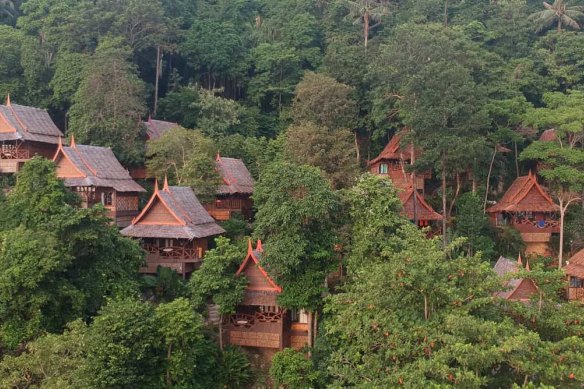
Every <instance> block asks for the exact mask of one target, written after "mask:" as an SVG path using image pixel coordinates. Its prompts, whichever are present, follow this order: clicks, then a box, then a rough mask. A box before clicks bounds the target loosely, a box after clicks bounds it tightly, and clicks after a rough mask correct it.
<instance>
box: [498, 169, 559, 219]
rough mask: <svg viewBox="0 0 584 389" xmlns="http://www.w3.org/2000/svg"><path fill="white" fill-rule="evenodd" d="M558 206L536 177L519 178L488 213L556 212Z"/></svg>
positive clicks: (530, 175) (531, 175)
mask: <svg viewBox="0 0 584 389" xmlns="http://www.w3.org/2000/svg"><path fill="white" fill-rule="evenodd" d="M557 210H558V206H557V205H555V204H554V202H553V200H552V199H551V197H550V196H549V195H548V194H547V193H546V192H545V190H544V189H543V188H542V187H541V186H540V185H539V184H538V183H537V179H536V177H535V175H533V174H531V172H530V173H529V175H527V176H522V177H517V178H516V179H515V181H513V184H511V186H510V187H509V189H507V192H505V194H504V195H503V198H501V200H499V202H497V204H495V205H493V206H492V207H490V208H488V209H487V212H489V213H493V212H504V211H506V212H554V211H557Z"/></svg>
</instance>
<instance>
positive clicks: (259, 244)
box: [256, 239, 264, 253]
mask: <svg viewBox="0 0 584 389" xmlns="http://www.w3.org/2000/svg"><path fill="white" fill-rule="evenodd" d="M256 250H257V251H258V252H260V253H261V252H263V251H264V247H263V246H262V240H261V239H258V242H257V244H256Z"/></svg>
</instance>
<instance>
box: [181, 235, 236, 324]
mask: <svg viewBox="0 0 584 389" xmlns="http://www.w3.org/2000/svg"><path fill="white" fill-rule="evenodd" d="M215 244H216V247H215V248H214V249H212V250H209V251H207V252H206V253H205V261H204V262H203V264H202V265H201V268H200V269H199V270H197V271H196V272H195V273H193V275H192V276H191V279H190V281H189V289H190V291H191V301H192V303H193V305H194V306H195V307H198V308H201V309H202V308H203V307H204V306H205V303H207V302H208V301H209V300H211V301H213V303H215V304H217V305H219V312H220V313H221V314H230V313H234V312H235V307H236V306H237V304H239V303H240V302H241V300H243V292H244V290H245V287H246V286H247V280H246V279H245V278H236V277H235V273H236V271H237V269H238V268H239V265H240V264H241V262H242V261H243V259H244V258H245V255H244V253H243V252H241V250H240V249H239V248H238V247H236V246H234V245H233V244H231V243H230V242H229V239H227V238H223V237H219V238H217V239H216V240H215Z"/></svg>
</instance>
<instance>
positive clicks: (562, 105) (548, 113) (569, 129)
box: [521, 91, 584, 268]
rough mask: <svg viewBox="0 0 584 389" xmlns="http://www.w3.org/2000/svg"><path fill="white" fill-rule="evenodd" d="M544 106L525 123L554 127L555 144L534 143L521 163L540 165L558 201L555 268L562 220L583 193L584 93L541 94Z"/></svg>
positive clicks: (561, 250) (562, 240)
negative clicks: (558, 226) (558, 223)
mask: <svg viewBox="0 0 584 389" xmlns="http://www.w3.org/2000/svg"><path fill="white" fill-rule="evenodd" d="M544 102H545V103H546V107H542V108H534V109H532V110H530V111H529V112H528V113H527V114H526V121H525V122H526V124H531V125H535V126H537V127H540V128H549V127H552V126H553V127H555V132H556V141H552V142H543V141H535V142H533V143H532V144H531V145H530V146H529V147H528V148H526V149H525V150H524V151H523V152H522V153H521V159H522V160H533V161H539V162H540V163H541V165H540V166H541V169H540V171H539V174H540V175H541V176H542V177H543V178H544V179H545V181H546V184H547V186H548V189H549V190H550V191H551V193H552V194H553V196H554V197H555V199H556V201H557V205H558V207H559V211H560V246H559V250H558V251H559V252H558V267H560V268H561V267H562V264H563V253H564V221H565V216H566V212H567V210H568V208H569V207H570V206H571V205H573V204H574V203H578V202H582V195H581V194H582V193H583V192H584V173H583V168H584V150H582V148H581V145H582V144H583V139H584V138H583V136H584V115H582V112H581V111H580V110H579V109H578V108H576V107H578V106H581V104H582V103H583V102H584V93H582V92H580V91H568V93H567V94H564V93H561V92H553V93H547V94H545V95H544Z"/></svg>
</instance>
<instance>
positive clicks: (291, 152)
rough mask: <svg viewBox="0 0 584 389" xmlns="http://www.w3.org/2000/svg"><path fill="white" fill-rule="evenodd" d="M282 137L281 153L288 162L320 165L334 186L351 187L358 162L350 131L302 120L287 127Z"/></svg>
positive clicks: (336, 187) (337, 187) (357, 168)
mask: <svg viewBox="0 0 584 389" xmlns="http://www.w3.org/2000/svg"><path fill="white" fill-rule="evenodd" d="M284 137H285V141H284V155H285V156H286V158H288V159H289V160H290V161H292V162H294V163H296V164H299V165H303V164H306V165H312V166H316V167H318V168H320V169H321V170H322V171H323V172H324V173H325V174H326V176H327V178H328V179H329V180H330V181H331V184H332V186H333V188H335V189H339V188H348V187H350V186H352V184H353V183H354V181H355V177H356V176H357V175H358V173H359V164H358V163H357V160H356V158H355V157H356V153H355V151H354V150H355V149H354V148H353V134H351V131H349V130H348V129H345V128H341V129H338V130H332V129H329V128H328V127H324V126H319V125H316V124H314V123H312V122H305V123H298V124H295V125H292V126H290V127H289V128H288V129H287V130H286V133H285V134H284Z"/></svg>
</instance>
